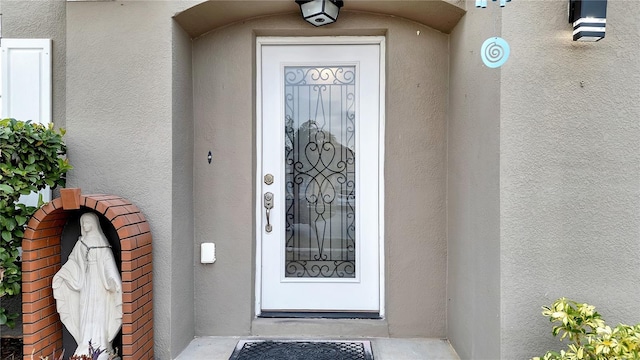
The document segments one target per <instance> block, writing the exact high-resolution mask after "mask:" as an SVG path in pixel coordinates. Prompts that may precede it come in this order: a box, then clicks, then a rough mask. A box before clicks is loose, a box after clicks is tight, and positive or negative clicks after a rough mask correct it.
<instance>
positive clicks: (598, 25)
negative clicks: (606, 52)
mask: <svg viewBox="0 0 640 360" xmlns="http://www.w3.org/2000/svg"><path fill="white" fill-rule="evenodd" d="M569 22H570V23H572V24H573V41H599V40H602V39H603V38H604V32H605V26H606V25H607V0H569Z"/></svg>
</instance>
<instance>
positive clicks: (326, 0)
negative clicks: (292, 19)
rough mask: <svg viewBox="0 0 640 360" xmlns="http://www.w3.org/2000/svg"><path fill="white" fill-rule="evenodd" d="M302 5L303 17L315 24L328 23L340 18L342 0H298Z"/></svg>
mask: <svg viewBox="0 0 640 360" xmlns="http://www.w3.org/2000/svg"><path fill="white" fill-rule="evenodd" d="M296 3H297V4H298V5H300V11H301V12H302V17H303V18H304V19H305V20H306V21H307V22H308V23H309V24H311V25H313V26H322V25H328V24H331V23H334V22H336V20H338V13H339V12H340V8H341V7H342V6H343V5H344V2H343V1H341V0H296Z"/></svg>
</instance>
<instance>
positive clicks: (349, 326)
mask: <svg viewBox="0 0 640 360" xmlns="http://www.w3.org/2000/svg"><path fill="white" fill-rule="evenodd" d="M251 335H253V336H271V337H274V336H275V337H278V336H280V337H309V336H315V337H331V336H333V337H383V338H384V337H389V324H388V323H387V320H386V319H380V318H379V317H378V318H376V319H363V318H358V319H354V318H308V317H306V318H303V317H295V318H294V317H286V318H285V317H272V318H267V317H257V318H255V319H253V321H252V322H251Z"/></svg>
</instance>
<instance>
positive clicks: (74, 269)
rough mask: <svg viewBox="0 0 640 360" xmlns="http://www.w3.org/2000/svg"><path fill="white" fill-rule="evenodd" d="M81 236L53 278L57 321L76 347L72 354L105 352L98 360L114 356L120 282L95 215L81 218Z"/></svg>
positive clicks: (120, 301)
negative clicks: (66, 331) (95, 351)
mask: <svg viewBox="0 0 640 360" xmlns="http://www.w3.org/2000/svg"><path fill="white" fill-rule="evenodd" d="M80 228H81V236H80V237H79V238H78V241H77V242H76V245H75V246H74V247H73V250H72V251H71V255H69V260H67V262H66V263H65V264H64V265H63V266H62V268H61V269H60V271H58V272H57V273H56V274H55V276H54V277H53V297H54V298H55V299H56V305H57V309H58V313H59V314H60V320H61V321H62V323H63V324H64V326H65V327H66V328H67V330H69V333H70V334H71V335H72V336H73V338H74V339H75V340H76V343H77V344H78V348H77V349H76V351H75V355H78V356H80V355H89V341H91V345H92V347H93V348H94V349H97V348H98V347H99V348H100V350H106V351H104V352H103V353H102V354H100V357H99V358H98V359H100V360H103V359H108V353H113V348H112V346H111V343H112V341H113V339H114V338H115V336H116V335H117V334H118V331H120V327H121V326H122V280H121V279H120V273H119V272H118V267H117V266H116V262H115V259H114V257H113V253H112V252H111V246H109V241H108V240H107V238H106V237H105V236H104V234H103V233H102V229H101V228H100V221H99V220H98V216H97V215H96V214H94V213H85V214H83V215H82V216H81V217H80Z"/></svg>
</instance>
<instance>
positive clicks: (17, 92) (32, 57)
mask: <svg viewBox="0 0 640 360" xmlns="http://www.w3.org/2000/svg"><path fill="white" fill-rule="evenodd" d="M0 48H1V51H2V54H1V56H2V70H1V71H2V109H1V114H0V116H1V117H2V118H15V119H18V120H22V121H27V120H31V121H32V122H34V123H39V124H42V125H49V124H50V123H51V122H52V105H51V104H52V78H51V64H52V62H51V58H52V56H51V39H2V46H1V47H0ZM39 194H41V195H42V200H43V201H44V202H49V201H51V189H49V187H48V186H47V187H46V188H44V189H42V190H40V191H39V192H32V193H31V194H29V195H22V196H20V200H19V202H20V203H22V204H25V205H28V206H38V198H39Z"/></svg>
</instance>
